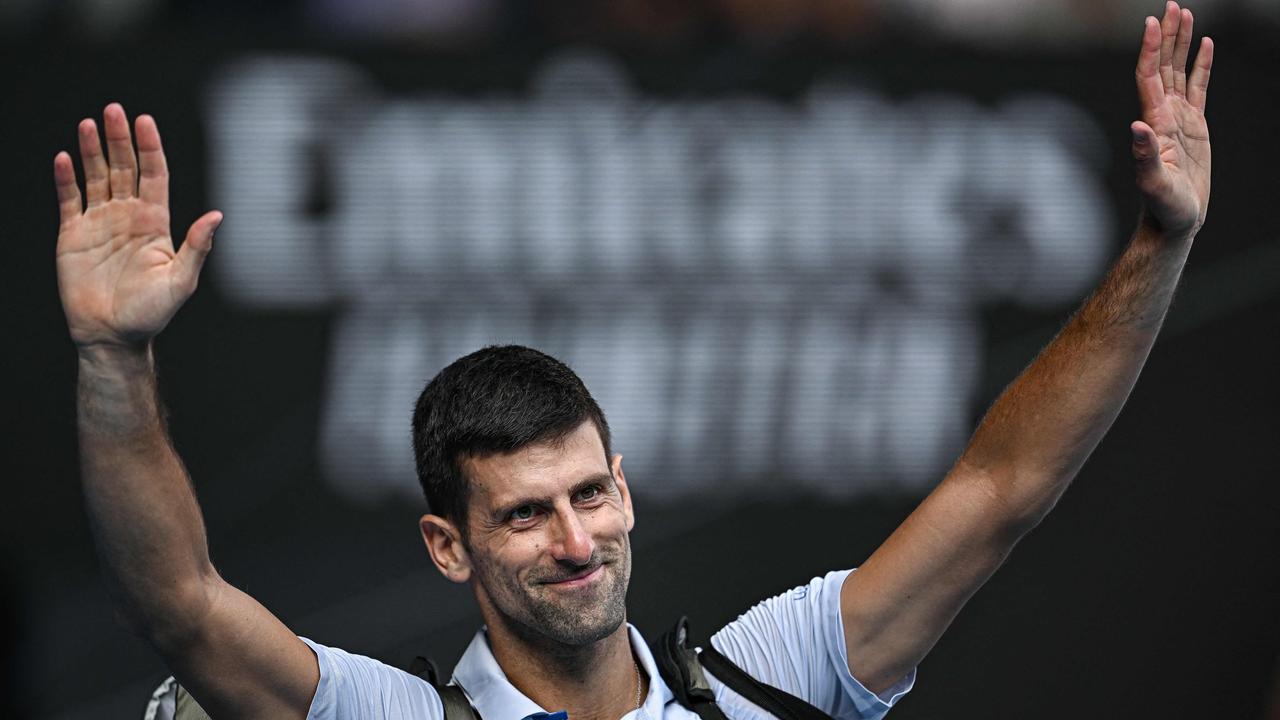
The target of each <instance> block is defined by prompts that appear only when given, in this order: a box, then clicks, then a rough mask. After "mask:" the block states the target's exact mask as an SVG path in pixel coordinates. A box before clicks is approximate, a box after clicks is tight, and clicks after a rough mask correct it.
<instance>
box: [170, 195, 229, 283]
mask: <svg viewBox="0 0 1280 720" xmlns="http://www.w3.org/2000/svg"><path fill="white" fill-rule="evenodd" d="M221 224H222V213H221V212H219V211H217V210H211V211H209V212H207V213H205V214H204V215H201V216H200V218H199V219H198V220H196V221H195V222H193V223H191V228H190V229H189V230H187V237H186V239H185V240H183V241H182V247H180V248H178V254H177V257H176V258H175V259H176V260H177V262H178V275H179V279H180V280H181V282H182V284H183V286H184V287H186V288H187V292H188V293H192V292H195V289H196V281H197V279H198V278H199V277H200V268H201V267H204V259H205V258H206V257H208V256H209V251H210V250H212V249H213V231H215V230H217V229H218V226H219V225H221Z"/></svg>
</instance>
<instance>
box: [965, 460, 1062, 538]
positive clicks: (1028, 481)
mask: <svg viewBox="0 0 1280 720" xmlns="http://www.w3.org/2000/svg"><path fill="white" fill-rule="evenodd" d="M953 474H956V475H959V476H961V477H964V478H965V479H966V480H967V481H968V482H972V483H974V484H975V485H976V486H977V487H978V488H980V489H981V495H982V496H983V497H984V498H985V505H986V507H987V508H988V510H987V512H988V513H989V514H990V517H989V519H990V520H991V524H992V526H993V527H994V528H996V533H997V534H998V535H999V536H1000V539H1001V540H1002V541H1004V542H1006V543H1007V544H1008V545H1010V546H1012V545H1013V544H1014V543H1016V542H1017V541H1018V540H1020V539H1021V538H1022V537H1023V536H1024V535H1026V534H1027V533H1029V532H1031V531H1032V530H1034V529H1035V528H1036V527H1037V526H1038V525H1039V524H1040V523H1041V522H1043V521H1044V519H1045V517H1047V516H1048V515H1049V511H1051V510H1052V509H1053V507H1054V505H1056V504H1057V502H1058V498H1059V496H1060V495H1061V490H1059V489H1057V488H1058V487H1060V485H1061V484H1060V483H1058V482H1056V481H1055V480H1054V479H1053V478H1052V477H1051V474H1049V473H1043V472H1035V471H1025V470H1019V469H1016V468H994V469H987V468H982V469H980V468H977V467H974V466H972V465H968V464H966V463H965V462H964V461H963V460H961V462H960V463H959V464H958V465H957V467H956V471H953Z"/></svg>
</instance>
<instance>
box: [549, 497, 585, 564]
mask: <svg viewBox="0 0 1280 720" xmlns="http://www.w3.org/2000/svg"><path fill="white" fill-rule="evenodd" d="M556 516H557V519H556V523H555V524H556V532H557V537H556V538H555V541H554V542H553V544H552V548H551V551H552V556H553V557H555V559H556V560H558V561H560V562H564V563H572V564H574V565H586V564H587V563H589V562H591V556H592V555H593V554H595V551H596V544H595V541H594V540H592V539H591V533H589V532H587V528H586V526H585V525H583V524H582V518H580V517H578V513H576V512H574V511H573V510H572V509H570V510H562V511H560V512H558V513H556Z"/></svg>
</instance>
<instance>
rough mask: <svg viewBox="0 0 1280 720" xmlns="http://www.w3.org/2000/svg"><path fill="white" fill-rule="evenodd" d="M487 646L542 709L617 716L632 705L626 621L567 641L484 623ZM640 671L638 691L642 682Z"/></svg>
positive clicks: (600, 718)
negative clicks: (585, 639)
mask: <svg viewBox="0 0 1280 720" xmlns="http://www.w3.org/2000/svg"><path fill="white" fill-rule="evenodd" d="M489 646H490V648H491V649H492V650H493V657H494V659H495V660H497V661H498V665H499V666H500V667H501V668H502V671H503V672H504V673H506V675H507V679H508V680H509V681H510V682H511V684H512V685H514V686H515V687H516V689H517V690H519V691H520V692H522V693H524V695H525V696H526V697H528V698H529V699H530V700H532V701H534V702H535V703H537V704H538V705H539V706H540V707H542V708H544V709H546V710H548V711H552V712H554V711H557V710H565V711H567V712H568V713H569V717H571V718H573V719H574V720H617V719H618V718H620V717H622V716H623V715H626V714H627V713H629V712H631V711H632V710H634V709H635V708H636V668H637V667H639V661H638V660H637V659H636V658H635V656H634V655H633V654H632V650H631V639H630V636H629V635H628V634H627V625H626V623H623V624H622V625H621V626H619V627H618V629H617V630H616V631H614V632H613V633H612V634H610V635H609V636H608V637H606V638H604V639H602V640H600V641H599V642H595V643H592V644H590V645H586V646H582V647H567V646H564V645H558V644H555V643H554V642H551V643H547V642H538V641H535V640H532V639H530V638H523V637H521V636H520V635H519V634H518V633H514V632H511V630H510V629H509V628H506V627H503V626H502V624H501V623H497V624H490V625H489ZM645 680H646V679H645V677H644V671H643V670H641V671H640V683H641V686H640V692H641V696H642V697H643V695H644V694H645V688H646V687H647V683H646V681H645Z"/></svg>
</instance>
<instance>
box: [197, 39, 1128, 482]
mask: <svg viewBox="0 0 1280 720" xmlns="http://www.w3.org/2000/svg"><path fill="white" fill-rule="evenodd" d="M534 73H535V77H534V82H533V83H532V85H531V88H532V89H531V90H530V91H529V92H528V94H525V95H513V96H505V97H504V96H477V97H466V98H462V97H444V96H439V95H431V96H426V97H422V98H412V99H410V98H403V97H396V98H393V97H386V96H384V95H382V94H380V93H379V92H378V90H377V88H376V84H375V83H374V82H373V81H372V80H371V79H370V78H368V77H367V76H366V75H365V74H364V73H362V72H361V71H360V69H359V68H357V67H355V66H352V65H349V64H346V63H343V62H340V61H337V60H333V59H316V58H305V59H298V58H293V59H289V58H275V57H269V58H268V57H264V58H252V59H246V60H244V61H241V62H239V63H237V64H235V65H233V66H230V67H228V68H227V69H226V70H225V72H224V73H223V74H222V76H221V79H220V81H219V82H218V83H217V84H216V85H215V86H214V88H213V90H212V92H211V96H210V102H209V103H208V106H207V110H206V112H207V120H208V128H209V143H210V159H211V163H212V165H211V167H212V177H211V181H212V192H213V196H214V200H215V204H216V206H217V207H219V208H221V209H222V210H224V211H225V213H226V222H225V223H224V224H223V227H222V228H221V229H220V230H219V233H218V240H219V249H218V252H216V253H214V262H215V263H216V271H215V277H216V278H217V280H218V281H219V282H220V283H221V285H222V288H223V290H224V292H225V293H226V294H227V295H228V296H229V297H231V298H232V299H233V300H235V301H237V302H239V303H242V304H244V305H246V306H249V307H254V308H262V309H311V308H321V309H329V310H331V311H332V312H333V313H335V316H336V326H335V331H334V334H333V347H332V351H331V356H330V357H329V358H328V367H329V383H328V387H327V388H326V391H325V392H326V397H325V399H324V411H323V418H322V420H321V422H322V428H321V432H322V442H321V448H322V453H323V457H322V458H321V460H322V464H323V467H324V468H325V472H326V476H327V478H328V480H329V481H330V482H332V483H333V484H334V486H335V487H336V488H338V489H339V490H341V491H342V492H344V493H345V494H347V495H348V496H350V497H351V498H353V499H357V500H361V501H375V500H378V499H380V498H383V497H386V496H387V495H389V494H396V493H412V494H417V493H418V487H417V482H416V479H415V474H414V468H413V458H412V451H411V448H410V429H409V417H410V414H411V412H412V407H413V403H414V400H415V399H416V397H417V394H418V392H420V391H421V389H422V386H423V385H424V384H425V382H426V381H427V380H428V379H429V378H430V377H431V376H432V375H434V374H435V372H437V371H438V370H439V369H440V368H442V367H443V366H444V365H446V364H448V363H449V362H450V361H452V360H454V359H455V358H457V357H460V356H461V355H464V354H466V353H468V352H470V351H472V350H475V349H477V348H479V347H482V346H484V345H486V344H491V343H499V342H517V343H522V344H529V345H532V346H534V347H538V348H540V349H543V350H546V351H547V352H550V353H551V354H553V355H556V356H557V357H560V358H562V359H563V360H565V361H566V362H568V363H569V364H570V365H571V366H572V367H574V368H575V369H576V370H577V371H578V372H579V374H580V375H582V377H583V379H584V380H585V381H586V383H587V385H588V387H589V388H591V390H592V392H593V394H595V396H596V397H597V399H598V400H599V401H600V403H601V405H602V406H603V407H604V409H605V411H606V413H607V414H608V416H609V419H610V423H611V425H612V426H613V429H614V436H615V444H616V448H617V450H618V451H620V452H624V453H625V454H626V455H627V461H626V465H627V467H628V470H629V472H628V477H629V478H630V479H631V481H632V485H633V487H635V488H636V490H637V492H641V493H647V494H651V495H667V496H676V495H680V494H685V493H690V492H699V493H705V492H729V491H730V490H747V491H750V492H753V493H775V494H779V495H782V494H788V493H790V492H792V491H793V490H794V489H795V487H797V486H802V487H804V488H807V489H809V490H810V491H816V492H819V493H824V494H830V495H832V496H850V495H853V494H855V493H859V492H866V491H869V490H879V489H886V488H898V489H907V490H910V491H916V490H919V489H922V488H924V487H927V486H929V485H931V484H932V483H933V482H935V481H936V480H937V479H938V478H939V477H940V476H941V473H942V472H944V471H945V470H946V468H947V465H948V463H949V462H950V461H951V460H952V458H954V456H955V454H956V453H957V452H958V451H959V449H960V448H961V446H962V444H963V442H964V439H965V437H966V435H967V433H968V431H969V423H970V420H971V413H972V411H973V408H972V406H971V405H972V402H973V401H974V397H973V393H974V391H975V387H976V385H977V382H978V379H979V376H978V370H979V364H980V362H981V360H982V345H983V342H982V340H983V338H982V328H981V323H980V321H979V315H978V313H979V310H980V309H981V307H982V306H983V305H984V304H986V303H991V302H996V301H1004V300H1008V301H1014V302H1018V303H1022V304H1027V305H1034V306H1043V307H1056V306H1057V305H1059V304H1061V303H1063V302H1067V301H1070V300H1073V299H1074V298H1075V297H1077V296H1079V295H1081V294H1082V293H1083V292H1084V290H1085V288H1086V286H1087V285H1088V284H1089V283H1090V282H1092V281H1093V280H1094V279H1095V278H1096V277H1097V274H1098V272H1099V271H1100V269H1101V265H1102V263H1103V262H1104V260H1105V256H1106V254H1107V252H1108V250H1109V248H1110V245H1109V242H1108V237H1107V235H1108V232H1109V228H1110V217H1109V215H1110V207H1109V205H1108V202H1107V200H1106V198H1105V194H1104V187H1103V183H1102V177H1101V170H1102V168H1101V167H1100V163H1099V162H1098V160H1097V158H1098V157H1101V156H1104V155H1105V153H1103V152H1101V151H1102V150H1105V148H1104V147H1103V146H1102V140H1101V137H1100V135H1099V134H1098V132H1097V130H1096V128H1095V127H1094V125H1093V123H1092V122H1091V121H1090V120H1089V119H1088V118H1087V117H1085V116H1084V114H1083V113H1082V112H1081V111H1080V110H1078V109H1077V108H1075V107H1074V106H1072V105H1070V104H1069V103H1067V102H1065V101H1062V100H1058V99H1053V98H1047V97H1024V96H1014V97H1011V98H1009V99H1007V100H1006V101H1005V102H1003V103H1002V104H1000V105H998V106H982V105H979V104H978V103H976V102H973V101H969V100H966V99H964V98H962V97H957V96H921V97H917V98H914V99H912V100H910V101H906V102H892V101H890V100H888V99H887V98H885V97H883V96H881V95H878V94H876V93H873V92H869V91H867V90H864V89H859V88H856V87H851V86H846V85H839V84H832V83H819V84H816V85H814V86H813V87H812V88H811V89H810V90H809V92H808V93H807V94H805V95H803V96H802V97H800V98H799V99H797V100H794V101H785V102H784V101H781V100H776V99H770V98H767V97H764V96H761V95H753V94H742V95H738V96H733V97H724V98H711V99H698V100H687V99H686V100H663V99H656V98H646V97H640V96H638V95H637V93H636V92H634V91H633V89H632V88H631V87H630V85H629V84H628V82H627V79H626V77H625V75H624V73H623V72H622V71H621V70H620V69H619V68H618V67H617V66H615V65H614V64H613V63H612V62H611V61H610V60H608V59H607V58H604V57H601V56H595V55H565V56H561V57H559V58H555V59H553V60H551V61H550V62H548V63H547V64H546V65H544V66H543V67H541V68H539V69H536V70H535V71H534ZM783 482H785V483H787V485H786V486H784V485H783V484H782V483H783Z"/></svg>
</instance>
